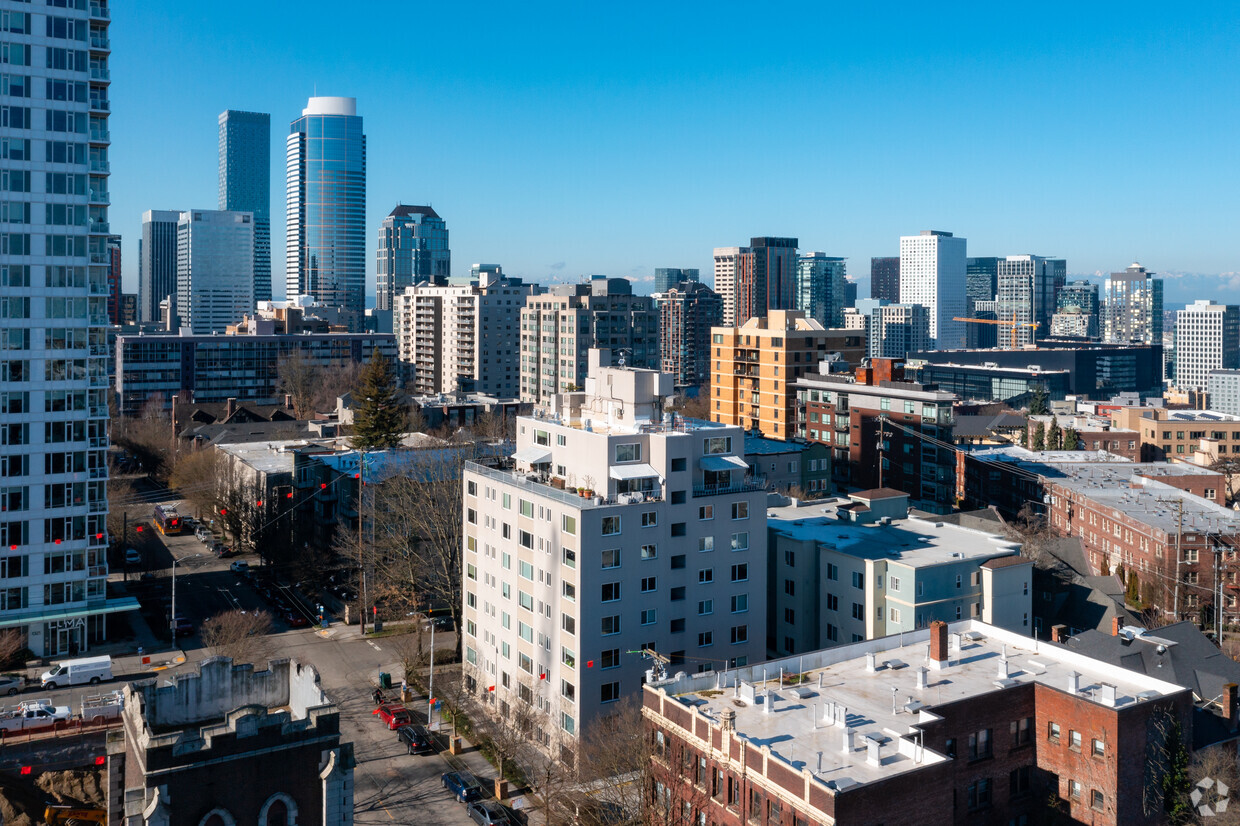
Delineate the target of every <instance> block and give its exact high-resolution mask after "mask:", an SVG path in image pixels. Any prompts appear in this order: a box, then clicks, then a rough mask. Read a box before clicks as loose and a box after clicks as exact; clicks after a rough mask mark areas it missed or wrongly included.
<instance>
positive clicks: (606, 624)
mask: <svg viewBox="0 0 1240 826" xmlns="http://www.w3.org/2000/svg"><path fill="white" fill-rule="evenodd" d="M601 633H602V635H603V636H604V637H609V636H611V635H612V634H619V633H620V617H619V616H614V617H603V621H602V631H601Z"/></svg>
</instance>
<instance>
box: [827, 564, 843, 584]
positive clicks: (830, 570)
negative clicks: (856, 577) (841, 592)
mask: <svg viewBox="0 0 1240 826" xmlns="http://www.w3.org/2000/svg"><path fill="white" fill-rule="evenodd" d="M839 578H840V569H839V568H838V567H836V566H835V565H832V564H831V563H830V562H828V563H827V579H832V580H837V581H838V580H839Z"/></svg>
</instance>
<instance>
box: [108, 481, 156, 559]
mask: <svg viewBox="0 0 1240 826" xmlns="http://www.w3.org/2000/svg"><path fill="white" fill-rule="evenodd" d="M150 515H151V506H150V505H149V504H148V503H146V502H145V501H143V500H142V499H140V498H139V496H138V489H137V488H135V487H134V485H133V483H132V482H130V481H129V480H128V479H109V480H108V539H109V540H110V541H111V542H112V544H113V545H115V546H118V547H119V546H121V545H124V544H125V543H126V542H128V537H127V536H126V535H125V534H126V533H127V531H130V530H132V529H133V524H134V523H135V522H137V521H138V520H139V519H142V518H145V517H149V516H150Z"/></svg>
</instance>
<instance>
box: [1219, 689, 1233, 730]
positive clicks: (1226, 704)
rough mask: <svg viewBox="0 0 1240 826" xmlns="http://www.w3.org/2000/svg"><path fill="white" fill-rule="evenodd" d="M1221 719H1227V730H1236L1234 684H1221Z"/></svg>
mask: <svg viewBox="0 0 1240 826" xmlns="http://www.w3.org/2000/svg"><path fill="white" fill-rule="evenodd" d="M1221 699H1222V704H1223V719H1225V720H1226V721H1227V730H1228V731H1235V730H1236V684H1235V683H1228V684H1227V685H1225V686H1223V696H1222V698H1221Z"/></svg>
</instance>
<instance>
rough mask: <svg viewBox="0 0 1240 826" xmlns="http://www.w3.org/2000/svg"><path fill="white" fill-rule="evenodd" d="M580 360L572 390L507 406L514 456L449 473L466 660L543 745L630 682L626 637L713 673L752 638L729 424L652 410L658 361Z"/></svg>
mask: <svg viewBox="0 0 1240 826" xmlns="http://www.w3.org/2000/svg"><path fill="white" fill-rule="evenodd" d="M603 352H604V351H598V350H595V351H593V354H599V355H600V356H601V355H602V353H603ZM594 358H595V364H594V366H592V369H591V371H590V373H589V376H588V377H587V379H586V389H585V391H584V392H575V393H568V394H562V395H560V396H558V397H557V398H558V399H559V402H560V405H561V406H560V407H558V408H555V409H548V410H546V411H545V412H544V413H543V414H542V415H540V416H533V417H521V418H518V420H517V444H516V447H517V451H516V453H515V454H514V456H513V461H514V462H515V465H516V467H515V468H508V467H503V466H498V467H488V466H485V465H482V464H473V463H470V464H467V465H466V466H465V471H464V474H463V476H464V509H465V512H464V514H463V521H464V535H465V551H464V577H463V582H462V584H463V591H464V606H463V616H464V623H463V629H462V636H461V640H462V651H463V655H464V664H463V669H464V674H465V676H466V678H467V682H468V683H469V684H470V685H472V687H473V688H474V689H475V691H476V692H477V693H478V694H479V695H481V696H482V697H483V698H485V699H488V700H490V701H492V702H494V703H495V712H496V713H499V714H513V713H515V712H514V711H513V708H514V707H515V706H517V704H524V706H525V707H526V710H527V711H529V710H531V707H532V708H533V709H536V713H538V714H540V715H542V716H543V717H544V719H545V720H546V722H545V723H544V724H543V725H542V726H540V729H541V730H543V731H545V732H546V739H545V740H544V741H543V745H544V746H548V747H551V748H553V749H554V748H556V744H557V743H558V744H559V745H560V746H564V747H567V748H571V747H572V746H571V742H572V740H573V738H575V737H576V736H577V735H578V734H579V733H580V732H581V731H582V730H583V729H585V728H588V727H589V726H590V725H591V724H592V723H593V722H594V721H596V720H597V719H598V718H600V717H601V716H603V715H606V714H608V713H609V711H610V710H611V709H614V708H615V707H616V705H615V704H616V703H618V702H619V701H621V700H623V699H625V698H627V697H632V696H634V695H635V694H636V693H637V692H638V691H640V687H641V684H642V677H643V674H644V673H645V671H646V668H647V667H648V664H647V663H646V662H645V658H644V657H642V656H641V655H640V654H638V653H636V652H638V651H639V650H641V649H653V650H656V651H658V652H659V653H660V654H663V655H664V656H667V657H668V658H669V659H670V660H671V662H672V663H674V667H675V668H677V669H683V670H686V671H689V672H703V671H716V672H718V671H722V670H723V669H725V668H733V667H738V666H741V665H744V664H745V663H747V662H753V661H756V660H758V659H761V657H762V652H763V642H764V639H765V628H764V613H763V611H762V610H761V607H760V606H761V604H762V600H764V599H765V595H766V590H767V587H766V586H767V583H766V569H765V541H766V511H765V502H766V495H767V494H766V485H765V482H764V481H763V480H761V479H755V478H753V477H750V476H748V475H747V466H746V464H745V460H744V459H743V458H741V456H740V455H739V453H740V450H741V446H742V443H743V440H744V435H743V433H742V432H741V430H740V429H739V428H737V427H727V426H714V425H709V424H707V423H703V422H697V423H695V422H693V421H685V420H680V419H669V418H665V417H664V414H663V407H662V401H663V398H664V397H665V396H666V395H667V394H669V393H670V392H671V390H672V383H671V376H668V375H666V374H660V373H656V372H654V371H649V370H634V369H629V368H615V367H607V366H605V365H604V364H603V362H605V361H606V357H605V356H602V357H601V358H600V357H598V356H595V357H594ZM583 486H584V487H585V488H588V489H587V490H586V492H585V495H579V494H578V492H577V490H574V488H581V487H583ZM751 605H752V607H751Z"/></svg>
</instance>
